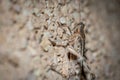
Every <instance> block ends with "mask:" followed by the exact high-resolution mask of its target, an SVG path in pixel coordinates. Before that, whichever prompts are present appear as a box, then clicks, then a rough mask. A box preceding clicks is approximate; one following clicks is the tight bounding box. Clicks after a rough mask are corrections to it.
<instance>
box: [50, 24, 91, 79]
mask: <svg viewBox="0 0 120 80" xmlns="http://www.w3.org/2000/svg"><path fill="white" fill-rule="evenodd" d="M84 27H85V24H83V23H82V22H80V23H79V24H77V25H76V26H75V27H74V28H73V30H72V31H70V32H72V33H71V35H70V37H69V40H68V43H69V44H66V46H63V47H64V48H66V50H68V53H70V57H66V58H69V60H70V61H69V60H68V61H64V62H67V63H69V64H74V63H77V65H79V68H81V69H79V70H78V71H77V70H76V68H74V67H71V68H74V69H73V70H76V73H74V72H73V74H75V75H77V76H79V79H80V80H88V79H87V77H86V72H85V70H86V71H87V72H88V74H90V75H91V76H93V73H92V72H91V70H90V68H89V66H88V64H87V63H86V57H85V49H86V48H85V32H84ZM56 44H57V43H56ZM76 45H77V46H76ZM61 46H62V45H61ZM76 48H78V49H76ZM65 64H66V63H65ZM60 65H64V63H62V64H60ZM52 66H53V65H52ZM69 66H70V65H69ZM54 67H55V68H57V67H59V63H58V64H57V65H55V66H53V67H51V70H53V71H55V72H57V73H58V74H60V75H61V76H63V74H62V73H60V72H59V71H56V70H55V68H54ZM68 72H69V70H68ZM67 75H68V76H67ZM67 75H66V76H67V78H68V80H69V78H70V76H71V75H70V74H69V73H68V74H67ZM92 79H93V77H92V78H91V79H90V80H92Z"/></svg>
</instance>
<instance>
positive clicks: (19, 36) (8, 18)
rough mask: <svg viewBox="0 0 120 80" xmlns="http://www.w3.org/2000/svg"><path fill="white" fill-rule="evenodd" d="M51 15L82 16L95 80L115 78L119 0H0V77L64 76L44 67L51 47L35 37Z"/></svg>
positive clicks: (119, 67) (68, 19)
mask: <svg viewBox="0 0 120 80" xmlns="http://www.w3.org/2000/svg"><path fill="white" fill-rule="evenodd" d="M58 5H59V6H58ZM56 21H57V22H59V23H61V24H65V26H69V27H71V26H73V25H74V24H75V23H78V22H79V21H82V22H84V23H85V25H86V27H85V30H86V48H87V49H88V51H87V53H86V56H87V58H88V63H89V66H90V68H91V70H92V71H93V73H95V75H96V80H120V54H119V53H120V42H119V41H120V1H119V0H45V1H44V0H0V80H64V79H63V78H61V76H60V75H58V74H56V73H54V72H52V73H49V72H47V71H46V69H47V66H48V64H49V60H50V59H51V56H52V55H53V53H54V50H53V49H52V48H51V47H50V48H49V45H50V42H48V41H47V40H46V38H45V39H41V38H42V34H43V33H44V34H45V35H48V30H47V29H48V27H49V26H51V25H49V23H52V24H53V25H57V24H56ZM50 29H53V30H54V27H53V26H51V28H50ZM43 40H45V42H43ZM43 49H44V50H43ZM59 49H60V50H62V49H63V48H58V51H59ZM63 53H64V52H63Z"/></svg>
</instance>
